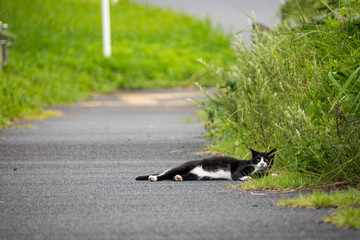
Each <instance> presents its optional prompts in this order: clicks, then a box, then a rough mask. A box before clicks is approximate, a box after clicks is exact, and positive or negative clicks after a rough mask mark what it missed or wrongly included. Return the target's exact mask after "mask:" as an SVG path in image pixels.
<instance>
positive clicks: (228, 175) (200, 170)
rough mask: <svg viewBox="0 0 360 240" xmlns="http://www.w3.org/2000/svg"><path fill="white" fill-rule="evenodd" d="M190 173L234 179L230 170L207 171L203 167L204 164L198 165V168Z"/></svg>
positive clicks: (202, 176) (201, 176)
mask: <svg viewBox="0 0 360 240" xmlns="http://www.w3.org/2000/svg"><path fill="white" fill-rule="evenodd" d="M190 173H192V174H195V175H197V176H199V177H200V178H204V177H207V178H214V179H229V180H232V178H231V173H230V171H229V170H223V169H221V170H217V171H206V170H204V169H203V167H202V166H197V167H196V168H194V169H193V170H191V171H190Z"/></svg>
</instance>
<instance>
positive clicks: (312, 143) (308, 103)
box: [202, 0, 360, 189]
mask: <svg viewBox="0 0 360 240" xmlns="http://www.w3.org/2000/svg"><path fill="white" fill-rule="evenodd" d="M308 2H312V4H310V6H316V8H314V7H311V8H307V7H306V6H307V3H308ZM309 9H311V11H310V10H309ZM308 10H309V11H308ZM359 12H360V2H359V1H350V0H344V1H325V0H313V1H298V0H291V1H287V2H286V4H285V5H283V6H282V22H281V24H279V25H278V26H277V27H276V28H274V29H272V30H271V31H270V32H269V31H266V30H264V29H263V28H262V27H261V26H259V25H257V26H256V27H255V29H254V30H253V31H252V36H253V38H252V43H251V46H250V48H249V47H247V46H246V45H245V44H244V43H243V41H242V40H241V39H240V40H238V41H236V44H237V54H238V57H237V61H236V62H235V64H234V67H232V69H231V70H226V71H223V70H222V68H220V67H216V65H211V64H209V66H208V67H209V68H210V69H212V70H213V71H214V72H216V73H217V74H218V75H217V79H218V82H219V87H218V91H217V92H215V93H214V94H208V101H207V102H205V103H203V105H202V108H203V110H204V111H205V113H206V119H207V121H206V123H205V126H206V127H207V128H208V131H209V136H211V137H215V138H216V139H217V143H216V145H215V146H214V147H213V150H216V151H220V152H225V153H227V154H230V155H233V156H237V157H239V158H247V157H249V156H248V154H249V150H248V149H249V148H250V147H251V148H253V149H258V150H266V149H272V148H277V149H278V152H277V154H276V157H275V162H274V164H275V165H274V169H273V171H274V172H277V173H279V176H278V177H272V176H269V177H268V178H264V179H259V180H254V181H249V182H248V183H246V184H244V185H243V187H245V188H246V187H251V188H263V189H272V188H277V189H293V188H303V187H311V186H313V187H316V186H322V185H324V186H343V185H352V186H355V187H356V186H359V180H360V94H359V92H360V91H359V90H360V65H359V63H360V54H359V51H360V50H359V49H360V15H359Z"/></svg>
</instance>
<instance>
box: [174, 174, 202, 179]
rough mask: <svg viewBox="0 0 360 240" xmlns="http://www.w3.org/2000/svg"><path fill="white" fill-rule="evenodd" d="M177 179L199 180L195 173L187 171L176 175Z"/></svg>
mask: <svg viewBox="0 0 360 240" xmlns="http://www.w3.org/2000/svg"><path fill="white" fill-rule="evenodd" d="M174 180H175V181H195V180H199V178H198V176H197V175H195V174H193V173H186V174H184V175H176V176H175V177H174Z"/></svg>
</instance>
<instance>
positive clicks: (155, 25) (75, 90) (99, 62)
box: [0, 0, 234, 124]
mask: <svg viewBox="0 0 360 240" xmlns="http://www.w3.org/2000/svg"><path fill="white" fill-rule="evenodd" d="M110 8H111V30H112V32H111V34H112V56H111V57H110V58H104V57H103V56H102V34H101V11H100V1H98V0H63V1H56V0H47V1H41V0H34V1H29V0H26V1H23V0H12V1H0V20H1V21H3V22H6V23H8V24H9V31H10V32H12V33H14V34H16V35H17V40H16V41H15V44H14V45H13V46H12V47H11V49H10V63H9V65H7V66H5V68H4V71H3V72H1V73H0V102H1V103H2V104H1V105H0V124H7V123H9V122H11V121H13V120H14V119H18V118H23V117H24V116H25V115H26V114H27V113H29V112H32V111H38V109H39V107H41V106H45V105H52V104H62V103H72V102H74V101H76V100H79V99H86V98H89V97H91V93H92V92H102V93H107V92H112V91H115V90H116V89H118V88H126V89H140V88H164V87H175V86H176V87H178V86H192V85H193V84H194V82H196V81H199V82H201V83H202V84H205V85H209V84H214V80H213V79H212V78H210V75H211V74H210V73H209V71H208V70H207V69H206V68H205V67H204V66H203V65H202V64H200V63H199V62H198V61H197V59H198V58H201V59H205V60H206V61H210V62H213V63H216V64H225V63H230V61H233V60H234V53H233V51H232V50H231V49H230V46H229V45H230V40H229V36H226V35H224V34H223V33H222V31H221V30H220V29H214V28H212V25H211V23H210V22H209V21H207V20H198V19H194V18H192V17H189V16H187V15H185V14H181V13H173V12H170V11H168V10H162V9H160V8H157V7H151V6H143V5H138V4H135V3H132V2H130V1H127V0H120V1H119V2H118V3H117V4H111V6H110Z"/></svg>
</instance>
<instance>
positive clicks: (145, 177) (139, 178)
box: [136, 175, 150, 181]
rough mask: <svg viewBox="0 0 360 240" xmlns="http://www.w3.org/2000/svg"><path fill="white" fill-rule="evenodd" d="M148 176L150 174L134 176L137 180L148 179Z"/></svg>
mask: <svg viewBox="0 0 360 240" xmlns="http://www.w3.org/2000/svg"><path fill="white" fill-rule="evenodd" d="M149 176H150V175H146V176H138V177H137V178H136V180H138V181H139V180H140V181H141V180H149Z"/></svg>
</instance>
